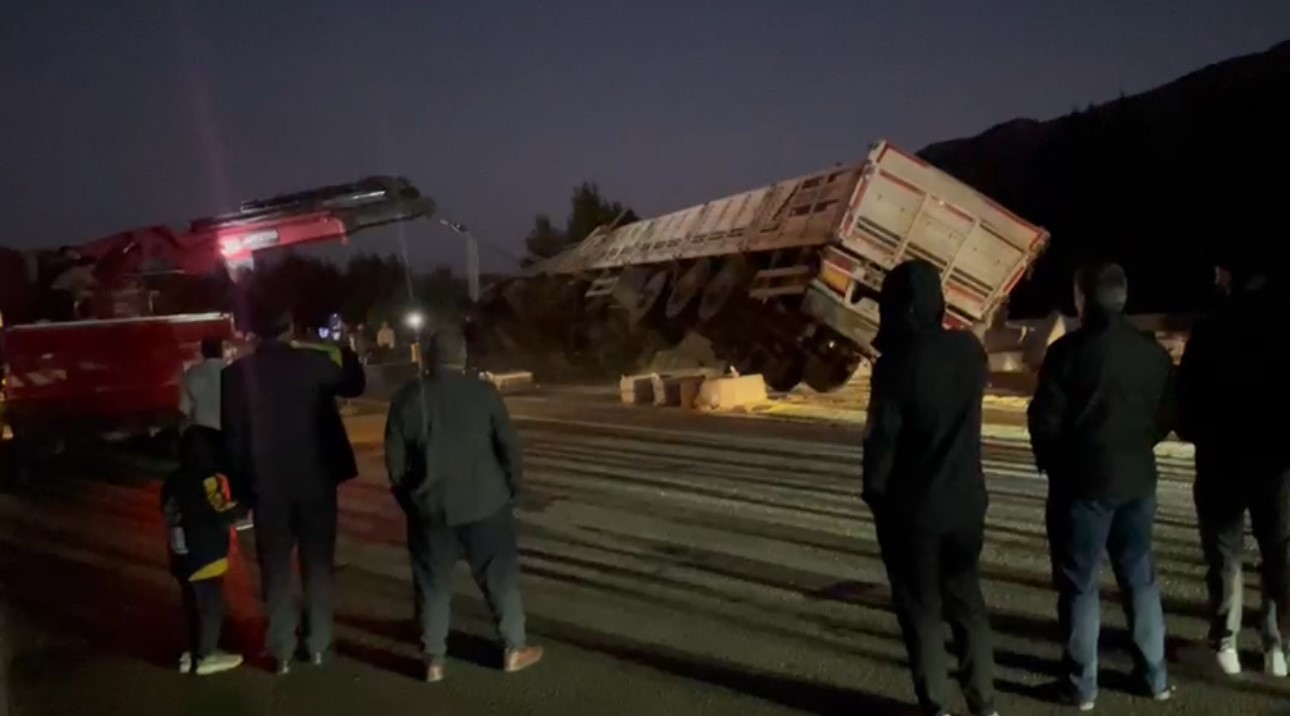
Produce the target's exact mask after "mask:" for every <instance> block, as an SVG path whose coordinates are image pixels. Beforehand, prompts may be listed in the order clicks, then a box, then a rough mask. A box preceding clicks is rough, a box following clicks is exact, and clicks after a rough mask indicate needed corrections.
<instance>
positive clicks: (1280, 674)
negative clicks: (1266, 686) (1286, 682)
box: [1263, 648, 1287, 678]
mask: <svg viewBox="0 0 1290 716" xmlns="http://www.w3.org/2000/svg"><path fill="white" fill-rule="evenodd" d="M1286 671H1287V670H1286V653H1285V650H1284V649H1280V648H1276V649H1269V650H1268V651H1267V652H1265V653H1264V654H1263V673H1265V674H1267V675H1268V676H1275V677H1277V678H1285V676H1286Z"/></svg>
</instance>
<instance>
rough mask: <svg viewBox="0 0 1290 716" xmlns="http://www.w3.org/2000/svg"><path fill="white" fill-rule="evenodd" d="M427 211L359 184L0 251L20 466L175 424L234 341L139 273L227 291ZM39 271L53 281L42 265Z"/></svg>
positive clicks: (2, 425) (404, 197)
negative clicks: (286, 251) (259, 257)
mask: <svg viewBox="0 0 1290 716" xmlns="http://www.w3.org/2000/svg"><path fill="white" fill-rule="evenodd" d="M434 214H435V203H434V201H433V200H432V199H430V198H429V197H427V196H424V195H422V194H421V192H420V191H418V190H417V189H416V187H415V186H413V185H412V183H411V182H409V181H408V180H407V179H405V178H402V177H369V178H365V179H361V180H359V181H356V182H352V183H348V184H337V185H332V186H325V187H320V188H316V189H312V190H309V191H303V192H297V193H291V194H283V195H279V196H273V197H270V198H268V199H259V200H253V201H247V202H243V203H242V204H241V205H240V206H239V207H238V208H237V210H236V211H233V212H230V213H226V214H221V215H218V216H214V217H206V218H199V219H196V220H193V221H191V222H189V224H188V225H187V226H186V227H182V228H179V229H175V228H171V227H168V226H150V227H145V228H140V229H134V230H130V231H125V232H121V233H117V234H113V235H111V236H107V237H104V238H101V239H98V240H95V241H92V242H89V243H87V244H84V245H82V246H80V247H74V248H71V247H64V248H62V249H59V250H57V251H55V252H47V253H46V255H45V256H31V255H23V254H21V253H19V252H16V251H13V250H3V249H0V277H3V279H4V281H3V283H4V284H5V286H4V290H3V291H0V375H3V384H2V388H0V434H3V433H4V432H6V427H7V432H8V433H9V434H10V436H11V440H12V447H13V448H14V450H13V452H14V453H15V454H16V455H17V456H19V459H20V461H19V463H18V464H20V465H23V466H29V465H30V460H29V459H27V458H30V457H33V456H37V455H44V454H48V453H49V452H51V451H58V450H60V449H62V447H64V446H65V445H66V444H68V442H69V441H74V440H77V439H83V438H86V437H90V438H117V439H121V438H126V437H135V436H140V435H144V434H146V435H154V436H155V435H156V434H158V433H160V432H163V431H166V430H167V428H171V427H174V426H175V425H176V424H177V422H178V419H179V412H178V407H179V390H180V378H181V376H182V374H183V372H184V370H185V369H186V368H187V367H189V366H190V365H192V364H193V363H195V362H196V361H198V360H200V347H199V346H200V342H201V340H202V339H203V338H208V337H219V338H224V339H233V338H234V337H235V335H236V330H235V326H234V321H233V317H232V316H231V315H229V314H227V313H221V312H200V313H183V314H172V315H158V314H159V313H162V312H159V311H157V310H154V309H156V308H157V306H156V305H155V304H156V301H155V298H156V296H155V292H152V291H149V290H147V287H146V282H145V279H146V278H148V277H150V276H155V275H157V274H175V273H177V274H183V275H209V274H215V273H217V272H218V271H221V270H223V271H227V273H228V275H229V277H230V278H232V279H233V280H234V281H235V282H236V281H238V279H239V278H240V277H241V276H243V275H244V272H245V271H246V270H247V269H248V268H252V267H253V266H254V259H255V255H256V254H257V253H258V252H260V251H263V250H266V249H272V248H285V247H298V246H303V245H306V244H315V243H321V242H330V241H340V242H342V243H345V242H348V240H349V237H350V236H352V235H353V234H355V233H357V232H359V231H363V230H366V229H371V228H375V227H378V226H384V225H388V224H393V223H398V222H405V221H413V220H416V219H422V218H424V219H430V218H432V217H433V216H434ZM467 240H469V237H467ZM51 253H52V254H53V255H52V256H50V255H49V254H51ZM51 264H54V265H57V266H59V267H60V268H61V270H60V271H59V272H58V275H57V276H51V275H50V273H51V272H50V271H47V270H46V271H42V270H40V269H41V268H42V267H48V266H49V265H51ZM51 297H62V298H64V299H70V300H66V301H55V300H51ZM50 306H64V307H70V311H67V310H63V311H58V310H55V311H53V312H52V314H51V309H50Z"/></svg>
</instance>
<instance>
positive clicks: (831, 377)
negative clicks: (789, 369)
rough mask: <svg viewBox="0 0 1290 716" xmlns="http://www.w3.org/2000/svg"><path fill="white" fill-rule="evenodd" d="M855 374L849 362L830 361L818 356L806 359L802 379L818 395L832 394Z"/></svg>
mask: <svg viewBox="0 0 1290 716" xmlns="http://www.w3.org/2000/svg"><path fill="white" fill-rule="evenodd" d="M853 372H855V369H854V367H852V366H851V364H850V363H849V362H845V361H840V360H834V361H828V360H825V359H824V358H821V357H819V356H816V355H811V356H808V357H807V358H806V363H805V366H804V367H803V370H802V379H803V380H804V381H805V382H806V384H807V385H808V386H810V388H811V390H814V391H815V392H817V393H832V392H833V391H835V390H837V389H838V388H841V387H842V386H844V385H846V384H847V382H848V381H850V380H851V374H852V373H853Z"/></svg>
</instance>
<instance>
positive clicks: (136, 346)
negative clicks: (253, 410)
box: [3, 313, 233, 434]
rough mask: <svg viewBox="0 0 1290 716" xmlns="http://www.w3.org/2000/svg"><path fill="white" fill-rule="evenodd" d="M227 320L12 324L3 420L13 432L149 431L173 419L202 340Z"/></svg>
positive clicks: (6, 333)
mask: <svg viewBox="0 0 1290 716" xmlns="http://www.w3.org/2000/svg"><path fill="white" fill-rule="evenodd" d="M212 337H216V338H223V339H226V340H231V339H232V338H233V320H232V318H231V317H230V316H227V315H223V314H215V313H212V314H196V315H181V316H157V317H147V318H124V319H115V320H101V321H75V322H67V323H43V324H33V325H26V326H13V327H8V328H5V329H4V330H3V341H4V355H5V357H6V360H7V362H8V367H7V375H6V377H5V382H6V385H5V402H4V414H5V421H6V422H8V423H10V425H12V426H13V428H14V430H15V433H21V432H22V431H24V430H36V431H38V432H42V433H43V432H47V431H48V430H49V429H50V428H54V427H56V428H57V430H58V432H59V433H62V434H66V433H69V432H83V431H84V432H91V433H95V434H103V433H106V432H124V433H134V432H142V431H152V430H156V429H158V428H163V427H166V426H168V425H171V424H174V423H175V422H176V419H177V417H178V413H177V410H178V407H179V390H180V377H181V376H182V374H183V372H184V370H185V369H186V368H187V367H189V366H191V365H193V364H194V363H196V362H198V361H199V360H201V350H200V344H201V341H202V339H204V338H212Z"/></svg>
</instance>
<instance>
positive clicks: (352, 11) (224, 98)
mask: <svg viewBox="0 0 1290 716" xmlns="http://www.w3.org/2000/svg"><path fill="white" fill-rule="evenodd" d="M1288 36H1290V2H1287V1H1286V0H1133V1H1132V2H1125V1H1124V0H1079V1H1078V2H1076V1H1075V0H1061V1H1059V0H1042V1H1038V0H990V1H988V2H987V1H979V2H963V1H962V0H939V1H934V0H901V1H900V2H891V1H887V2H878V1H877V0H870V1H862V0H635V1H634V2H627V1H625V0H623V1H619V0H542V1H541V2H538V1H536V0H533V1H525V2H520V1H518V0H513V1H511V2H504V1H502V0H460V1H458V2H435V1H432V0H422V1H420V2H412V1H404V2H384V1H382V0H313V1H308V0H271V1H269V2H265V1H264V0H259V1H251V0H218V1H199V0H169V1H167V0H152V1H145V0H112V1H111V2H102V1H101V0H65V1H63V2H17V0H10V2H7V3H5V6H4V9H3V10H0V215H2V216H3V217H4V218H3V223H0V226H3V230H2V233H0V243H3V244H7V245H11V246H24V247H25V246H34V245H50V244H58V243H63V242H68V243H78V242H80V241H84V240H88V239H91V238H93V237H95V236H98V235H102V234H106V233H109V232H113V231H116V230H119V229H123V228H128V227H131V226H135V225H141V224H149V223H161V222H175V221H182V220H185V219H188V218H191V217H194V216H197V215H201V214H205V213H209V212H213V211H216V210H220V209H225V208H230V207H232V206H234V205H235V204H236V202H237V201H238V200H240V199H243V198H249V197H258V196H261V195H266V194H270V193H273V192H278V191H286V190H297V189H302V188H306V187H311V186H316V185H321V184H326V183H332V182H339V181H347V180H350V179H354V178H358V177H360V176H364V175H368V174H376V173H390V174H405V175H407V176H409V177H411V178H412V179H413V180H414V181H415V182H417V183H418V184H419V185H420V186H421V187H422V189H423V190H424V191H426V192H428V193H430V194H431V195H433V196H434V197H435V198H436V199H438V200H439V202H440V205H441V208H442V210H443V213H444V214H445V215H447V216H450V217H452V218H454V219H457V220H459V221H462V222H465V223H467V224H469V225H471V226H472V228H474V229H475V230H476V233H478V234H480V235H481V236H484V237H486V238H488V239H490V240H492V241H494V242H496V243H499V244H502V245H505V246H510V247H515V248H516V250H518V246H519V245H520V243H521V237H522V236H523V234H524V233H525V231H526V230H527V228H528V226H529V224H530V222H531V217H532V215H533V214H534V213H536V212H539V211H546V212H550V213H552V214H554V215H556V216H557V217H560V218H562V217H563V215H564V212H565V205H566V202H567V197H568V194H569V190H570V188H571V187H572V186H573V185H574V184H575V183H577V182H579V181H581V180H583V179H594V180H597V181H599V182H600V184H601V185H602V187H603V188H604V189H605V190H606V191H607V193H609V194H611V195H612V196H614V197H615V198H620V199H622V200H624V201H626V202H628V203H630V204H631V205H633V206H634V207H635V208H636V209H637V210H638V211H640V212H641V213H643V214H650V213H657V212H660V211H664V210H669V209H672V208H678V207H680V206H684V205H686V204H690V203H695V202H698V201H702V200H705V199H709V198H714V197H716V196H719V195H722V194H725V193H730V192H733V191H736V190H740V189H744V188H748V187H751V186H756V185H758V184H763V183H769V182H772V181H775V180H778V179H782V178H786V177H788V176H791V175H794V174H797V173H801V172H804V171H810V170H813V169H817V168H820V167H822V166H828V165H830V164H832V163H834V162H839V161H850V160H853V159H856V158H858V157H860V156H861V155H862V154H863V152H864V150H865V148H866V146H867V145H868V144H869V143H870V142H871V141H873V140H874V139H876V138H878V137H883V136H885V137H888V138H890V139H892V140H894V141H896V142H897V143H899V144H901V145H903V146H906V147H909V148H911V149H918V148H920V147H922V146H923V145H924V144H926V143H928V142H932V141H936V140H940V139H947V138H951V137H955V136H962V135H967V134H974V133H976V132H979V131H981V130H984V129H986V128H987V127H989V126H991V125H993V124H995V123H998V122H1000V121H1003V120H1006V119H1010V118H1012V117H1016V116H1019V115H1023V116H1031V117H1037V118H1049V117H1053V116H1055V115H1060V114H1063V113H1065V112H1067V111H1069V110H1070V109H1071V108H1072V107H1073V106H1075V105H1080V106H1082V105H1084V104H1086V103H1088V102H1090V101H1101V100H1106V99H1110V98H1113V97H1115V96H1116V95H1117V94H1118V93H1119V92H1121V91H1124V92H1128V93H1133V92H1138V91H1141V90H1144V89H1147V88H1150V87H1152V86H1155V85H1158V84H1160V83H1163V82H1166V81H1168V80H1170V79H1173V78H1174V77H1176V76H1178V75H1181V74H1183V73H1186V72H1188V71H1190V70H1193V69H1196V68H1198V67H1200V66H1202V65H1205V64H1207V63H1210V62H1214V61H1217V60H1221V59H1224V58H1226V57H1229V56H1232V55H1238V54H1244V53H1249V52H1255V51H1259V50H1263V49H1266V48H1267V47H1269V46H1271V45H1273V44H1275V43H1276V42H1278V41H1280V40H1283V39H1286V38H1287V37H1288ZM394 234H395V232H388V233H387V234H385V235H380V234H378V235H376V236H374V237H370V238H364V239H361V240H358V241H356V242H355V244H356V248H358V249H370V250H375V251H382V252H385V251H392V250H395V248H396V247H397V245H398V243H397V239H396V237H395V235H394ZM406 236H407V238H408V240H409V241H410V242H412V243H413V248H412V252H411V253H412V257H413V259H414V260H415V261H416V263H418V264H420V265H428V264H430V263H434V262H447V263H451V264H452V265H454V267H459V266H460V262H461V250H460V248H459V246H458V245H457V243H456V242H455V241H453V237H452V236H451V235H450V234H448V233H447V232H446V231H445V230H443V229H437V228H436V229H431V228H429V227H420V226H418V227H409V228H408V229H406ZM341 255H342V256H343V254H341ZM485 263H486V265H487V266H492V267H495V268H497V267H503V266H505V265H506V261H505V260H504V259H503V258H501V257H500V256H498V255H495V254H487V253H486V254H485Z"/></svg>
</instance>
